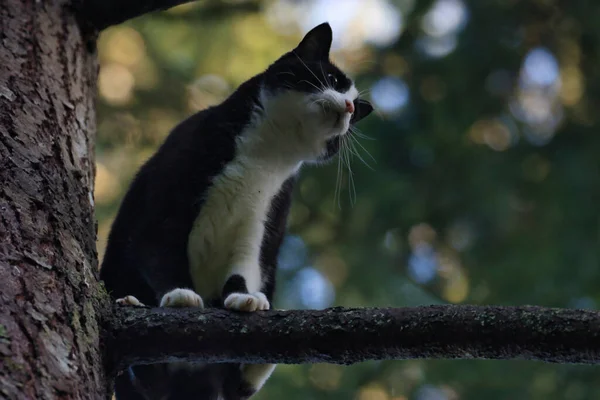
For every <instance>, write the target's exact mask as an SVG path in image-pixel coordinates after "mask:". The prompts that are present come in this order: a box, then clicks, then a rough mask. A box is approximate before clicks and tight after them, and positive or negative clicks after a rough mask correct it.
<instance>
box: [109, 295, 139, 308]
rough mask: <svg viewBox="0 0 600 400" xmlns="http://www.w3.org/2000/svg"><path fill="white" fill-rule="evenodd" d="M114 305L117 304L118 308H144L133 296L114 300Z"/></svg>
mask: <svg viewBox="0 0 600 400" xmlns="http://www.w3.org/2000/svg"><path fill="white" fill-rule="evenodd" d="M115 303H117V304H118V305H120V306H136V307H144V304H142V303H141V302H140V301H139V300H138V299H136V298H135V297H134V296H125V297H121V298H120V299H117V300H115Z"/></svg>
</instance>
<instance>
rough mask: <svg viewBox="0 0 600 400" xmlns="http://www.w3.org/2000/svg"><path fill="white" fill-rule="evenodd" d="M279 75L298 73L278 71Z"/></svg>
mask: <svg viewBox="0 0 600 400" xmlns="http://www.w3.org/2000/svg"><path fill="white" fill-rule="evenodd" d="M277 75H291V76H296V74H294V73H293V72H292V71H282V72H278V73H277Z"/></svg>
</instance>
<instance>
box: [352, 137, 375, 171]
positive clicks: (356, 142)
mask: <svg viewBox="0 0 600 400" xmlns="http://www.w3.org/2000/svg"><path fill="white" fill-rule="evenodd" d="M350 139H351V140H352V144H353V145H354V144H356V145H358V146H359V147H360V148H361V149H362V150H363V151H364V152H365V153H366V154H367V156H369V158H370V159H371V160H372V161H373V162H374V163H375V164H377V160H375V157H373V155H372V154H371V152H370V151H369V150H367V148H366V147H365V146H363V144H362V143H361V142H360V141H359V140H358V139H356V138H355V137H351V138H350ZM355 148H356V147H355ZM356 155H357V156H358V157H359V158H360V159H361V160H362V161H363V162H364V163H365V165H366V166H367V167H369V168H371V166H370V165H369V164H368V163H367V162H366V161H364V160H363V159H362V157H361V156H360V155H359V154H358V152H357V154H356ZM371 169H373V168H371Z"/></svg>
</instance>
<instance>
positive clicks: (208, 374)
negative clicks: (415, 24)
mask: <svg viewBox="0 0 600 400" xmlns="http://www.w3.org/2000/svg"><path fill="white" fill-rule="evenodd" d="M331 40H332V32H331V28H330V26H329V24H327V23H324V24H321V25H319V26H317V27H316V28H314V29H312V30H311V31H310V32H309V33H307V34H306V36H305V37H304V39H303V40H302V41H301V43H300V44H299V45H298V46H297V47H296V48H295V49H294V50H292V51H291V52H289V53H287V54H285V55H283V56H282V57H281V58H280V59H278V60H277V61H276V62H275V63H273V64H272V65H271V66H269V68H268V69H267V70H266V71H265V72H263V73H261V74H259V75H257V76H255V77H253V78H251V79H250V80H248V81H247V82H245V83H243V84H242V85H241V86H240V87H239V88H238V89H237V90H236V91H235V92H234V93H233V94H232V95H231V96H230V97H229V98H228V99H226V100H225V101H224V102H223V103H222V104H220V105H218V106H215V107H211V108H208V109H206V110H203V111H201V112H198V113H197V114H195V115H192V116H191V117H190V118H188V119H187V120H185V121H183V122H182V123H181V124H179V125H178V126H177V127H176V128H175V129H174V130H173V131H172V132H171V133H170V135H169V136H168V137H167V139H166V140H165V142H164V144H163V145H162V146H161V147H160V148H159V150H158V151H157V153H156V154H155V155H154V156H153V157H152V158H150V160H149V161H148V162H147V163H146V164H145V165H144V166H143V167H142V168H141V170H140V171H139V173H138V174H137V176H136V177H135V179H134V181H133V183H132V184H131V187H130V188H129V191H128V192H127V194H126V195H125V198H124V199H123V203H122V204H121V208H120V210H119V213H118V215H117V218H116V219H115V221H114V224H113V226H112V230H111V232H110V236H109V240H108V246H107V248H106V254H105V257H104V261H103V264H102V269H101V273H100V275H101V279H102V280H103V281H104V283H105V285H106V288H107V290H108V291H109V292H110V294H111V296H113V298H115V299H118V300H117V302H118V303H121V304H128V305H141V304H145V305H150V306H158V305H160V306H161V307H224V308H228V309H232V310H238V311H247V312H253V311H257V310H268V309H269V308H270V306H271V305H270V303H271V301H272V299H273V292H274V288H275V270H276V266H277V256H278V252H279V247H280V245H281V242H282V239H283V236H284V234H285V228H286V221H287V216H288V211H289V208H290V201H291V196H292V190H293V187H294V182H295V179H296V176H297V174H298V172H299V170H300V168H301V166H302V164H303V163H319V162H323V161H327V160H329V159H331V158H332V157H333V156H335V154H336V153H337V152H338V151H339V148H340V140H341V138H342V136H343V135H351V134H352V133H351V132H350V128H351V125H352V124H354V123H356V122H358V121H359V120H361V119H362V118H364V117H366V116H367V115H369V114H370V113H371V111H372V107H371V105H370V104H369V103H368V102H367V101H365V100H362V99H359V98H358V91H357V90H356V88H355V86H354V84H353V82H352V81H351V80H350V79H349V78H348V77H347V76H346V75H345V74H344V73H343V72H342V71H340V70H339V69H338V68H337V67H336V66H334V65H333V64H332V63H331V62H330V60H329V50H330V47H331ZM274 367H275V366H274V365H272V364H244V365H240V364H214V365H195V366H194V367H181V363H176V364H159V365H153V366H135V367H131V368H129V369H128V371H127V372H126V373H123V374H121V375H120V376H119V377H118V378H117V381H116V385H115V388H116V396H117V399H119V400H123V399H164V400H167V399H198V400H199V399H209V400H217V399H219V400H220V399H224V400H236V399H246V398H249V397H250V396H252V395H253V394H254V393H256V391H258V390H259V389H260V388H261V387H262V385H263V384H264V383H265V381H266V380H267V379H268V377H269V376H270V375H271V373H272V372H273V369H274Z"/></svg>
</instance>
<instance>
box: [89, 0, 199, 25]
mask: <svg viewBox="0 0 600 400" xmlns="http://www.w3.org/2000/svg"><path fill="white" fill-rule="evenodd" d="M191 1H193V0H80V4H79V7H80V8H81V13H82V15H83V17H84V18H85V19H86V20H87V22H89V23H91V24H92V25H93V26H94V27H95V28H96V29H98V30H102V29H104V28H107V27H109V26H111V25H116V24H120V23H122V22H125V21H127V20H129V19H132V18H135V17H139V16H140V15H143V14H146V13H149V12H154V11H162V10H166V9H168V8H171V7H175V6H178V5H180V4H184V3H190V2H191Z"/></svg>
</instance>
